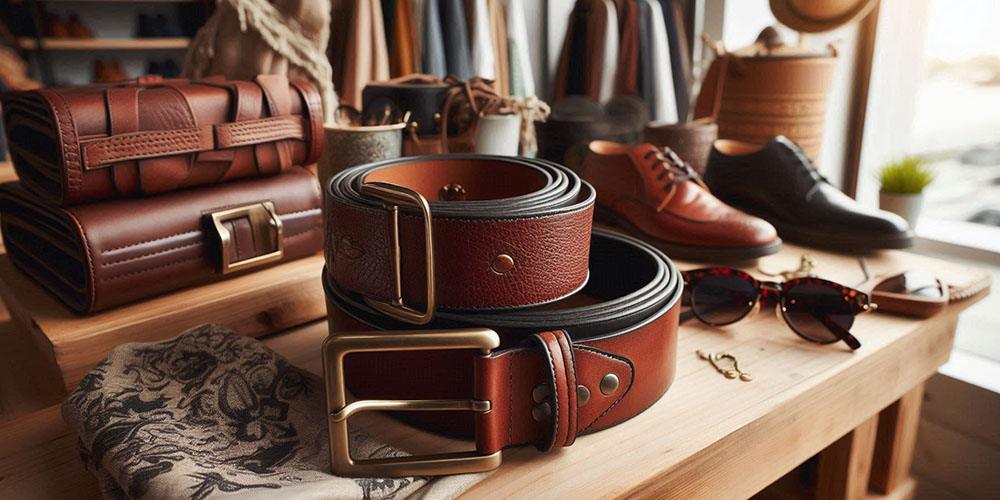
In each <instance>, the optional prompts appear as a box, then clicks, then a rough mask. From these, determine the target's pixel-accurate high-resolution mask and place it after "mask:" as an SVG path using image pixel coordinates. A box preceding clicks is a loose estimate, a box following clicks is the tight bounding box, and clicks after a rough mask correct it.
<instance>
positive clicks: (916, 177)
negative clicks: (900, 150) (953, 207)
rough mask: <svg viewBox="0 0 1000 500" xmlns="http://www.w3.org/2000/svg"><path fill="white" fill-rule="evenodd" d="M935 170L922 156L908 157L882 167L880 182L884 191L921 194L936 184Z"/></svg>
mask: <svg viewBox="0 0 1000 500" xmlns="http://www.w3.org/2000/svg"><path fill="white" fill-rule="evenodd" d="M934 175H935V173H934V170H933V169H931V168H930V167H928V166H927V161H926V160H925V159H924V158H922V157H920V156H906V157H904V158H903V159H901V160H899V161H895V162H890V163H888V164H886V165H885V166H884V167H882V170H881V171H880V172H879V182H880V183H881V184H882V191H885V192H887V193H899V194H920V193H921V192H923V190H924V188H926V187H927V186H928V185H929V184H930V183H931V182H934Z"/></svg>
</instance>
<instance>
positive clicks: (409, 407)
mask: <svg viewBox="0 0 1000 500" xmlns="http://www.w3.org/2000/svg"><path fill="white" fill-rule="evenodd" d="M499 346H500V337H499V335H497V333H496V332H495V331H493V330H491V329H489V328H464V329H453V330H400V331H386V332H358V333H336V334H331V335H330V336H329V337H327V338H326V340H325V341H324V342H323V371H324V374H325V375H326V376H325V377H324V378H325V379H326V409H327V414H328V417H329V429H330V465H331V467H332V468H333V472H334V474H337V475H338V476H344V477H403V476H436V475H442V474H463V473H468V472H483V471H488V470H493V469H496V468H497V467H499V466H500V460H501V458H500V454H501V452H499V451H498V452H496V453H493V454H490V455H481V454H479V453H477V452H475V451H469V452H458V453H446V454H437V455H420V456H408V457H393V458H382V459H372V460H355V459H354V458H352V457H351V453H350V449H349V446H348V445H349V442H348V439H349V437H348V433H347V419H348V418H349V417H350V416H351V415H354V414H355V413H358V412H362V411H370V410H391V411H431V410H468V411H474V412H481V413H484V412H488V411H490V409H491V408H492V402H490V401H481V400H477V399H362V400H358V401H354V402H352V403H350V404H348V403H347V396H346V392H347V391H346V389H345V387H344V356H346V355H347V354H349V353H352V352H384V351H427V350H442V349H479V350H481V351H482V352H483V353H484V354H489V353H490V351H492V350H493V349H496V348H497V347H499Z"/></svg>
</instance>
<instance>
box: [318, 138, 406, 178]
mask: <svg viewBox="0 0 1000 500" xmlns="http://www.w3.org/2000/svg"><path fill="white" fill-rule="evenodd" d="M405 127H406V123H394V124H391V125H374V126H360V125H341V124H339V123H327V124H326V125H324V126H323V134H324V137H323V154H322V155H321V156H320V158H319V164H318V165H317V167H318V172H319V180H320V183H321V184H320V185H322V186H326V183H327V182H329V180H330V177H333V175H334V174H336V173H337V172H340V171H341V170H344V169H347V168H350V167H353V166H355V165H361V164H364V163H371V162H374V161H379V160H387V159H391V158H399V157H400V156H401V155H402V152H403V150H402V144H403V129H404V128H405Z"/></svg>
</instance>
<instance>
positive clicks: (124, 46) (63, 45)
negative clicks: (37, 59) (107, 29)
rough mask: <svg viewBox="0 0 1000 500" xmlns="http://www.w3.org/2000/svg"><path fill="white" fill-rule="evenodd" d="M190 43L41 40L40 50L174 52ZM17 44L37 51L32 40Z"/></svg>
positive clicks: (172, 39) (178, 40)
mask: <svg viewBox="0 0 1000 500" xmlns="http://www.w3.org/2000/svg"><path fill="white" fill-rule="evenodd" d="M49 1H52V0H49ZM55 1H61V0H55ZM105 1H106V0H105ZM190 43H191V39H190V38H187V37H169V38H43V39H42V48H43V49H44V50H174V49H186V48H187V46H188V44H190ZM18 44H19V46H20V48H21V49H24V50H37V49H38V41H37V40H36V39H34V38H21V39H20V40H18Z"/></svg>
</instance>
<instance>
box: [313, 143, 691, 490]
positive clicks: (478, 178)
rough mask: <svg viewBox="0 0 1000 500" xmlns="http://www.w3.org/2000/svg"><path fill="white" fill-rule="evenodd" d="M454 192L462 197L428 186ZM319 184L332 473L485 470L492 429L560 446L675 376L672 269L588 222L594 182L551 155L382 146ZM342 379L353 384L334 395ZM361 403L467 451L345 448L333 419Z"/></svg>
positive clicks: (636, 409) (341, 428)
mask: <svg viewBox="0 0 1000 500" xmlns="http://www.w3.org/2000/svg"><path fill="white" fill-rule="evenodd" d="M456 185H460V188H456V187H455V186H456ZM455 192H464V196H465V199H464V200H455V201H442V198H445V199H447V198H449V197H451V196H453V193H455ZM325 196H326V200H325V203H326V209H327V215H328V218H327V221H326V254H327V269H326V271H325V273H324V287H325V289H326V294H327V308H328V312H329V323H330V332H331V335H330V337H329V338H328V339H327V341H326V343H325V345H324V348H323V357H324V369H325V371H326V378H327V404H328V409H329V411H330V444H331V461H332V464H333V469H334V471H335V472H336V473H338V474H342V475H349V476H359V475H360V476H403V475H434V474H451V473H459V472H472V471H482V470H489V469H493V468H495V467H497V466H499V464H500V450H501V449H503V448H504V447H506V446H511V445H519V444H526V443H534V444H536V445H538V446H539V448H540V449H543V450H549V449H552V448H557V447H562V446H569V445H570V444H572V443H573V441H574V439H575V437H576V436H577V435H578V434H581V433H586V432H592V431H596V430H600V429H604V428H607V427H610V426H612V425H615V424H617V423H620V422H622V421H624V420H627V419H629V418H631V417H633V416H635V415H636V414H638V413H640V412H641V411H643V410H644V409H646V408H647V407H649V406H650V405H651V404H653V403H654V402H655V401H656V400H657V399H658V398H659V397H660V396H661V395H663V393H664V392H665V391H666V390H667V388H668V387H669V386H670V383H671V382H672V381H673V377H674V368H675V363H676V342H677V321H678V312H679V299H680V295H681V289H682V285H681V279H680V276H679V273H678V272H677V270H676V268H674V266H673V264H672V263H671V262H670V260H669V259H668V258H667V257H666V256H665V255H663V254H662V253H661V252H659V251H658V250H656V249H655V248H653V247H651V246H650V245H647V244H645V243H643V242H641V241H638V240H635V239H632V238H629V237H626V236H622V235H618V234H616V233H611V232H605V231H594V232H593V233H591V220H590V216H591V211H592V208H593V200H594V196H593V188H592V187H590V186H589V185H588V184H586V183H584V182H582V181H580V180H579V179H578V178H577V177H576V175H575V174H573V173H572V172H571V171H569V170H567V169H565V168H564V167H561V166H558V165H555V164H552V163H549V162H545V161H542V160H530V159H525V158H506V157H489V156H446V157H420V158H410V159H403V160H391V161H387V162H381V163H376V164H370V165H363V166H360V167H355V168H353V169H349V170H346V171H344V172H342V173H340V174H338V175H337V176H335V177H334V178H333V179H331V183H330V185H328V186H327V187H326V189H325ZM428 199H430V200H434V201H427V200H428ZM413 205H416V206H419V207H421V208H420V209H419V211H418V210H416V209H413V208H411V207H412V206H413ZM442 234H446V235H448V236H447V237H445V238H442V237H441V235H442ZM591 234H592V237H591ZM394 235H398V236H394ZM397 243H398V244H397ZM427 250H429V252H428V251H427ZM411 252H412V253H415V254H416V255H408V254H410V253H411ZM498 255H506V256H507V257H508V259H498V257H497V256H498ZM588 256H589V259H588ZM588 260H589V280H588V272H587V269H588ZM428 263H430V264H431V265H430V266H428ZM511 263H512V265H511ZM352 266H358V267H356V268H354V269H351V267H352ZM581 287H582V289H581ZM567 297H568V298H567ZM559 299H563V300H560V301H559V302H558V303H554V304H549V303H550V302H553V301H556V300H559ZM404 304H407V305H404ZM427 304H430V306H429V307H428V306H427ZM543 304H545V305H543ZM540 305H543V306H541V307H538V306H540ZM417 324H420V325H426V326H425V327H423V328H428V329H420V330H415V329H414V328H416V326H415V325H417ZM373 329H375V330H382V331H371V330H373ZM346 332H361V333H346ZM414 351H420V352H419V354H417V353H415V352H414ZM348 354H350V356H348ZM348 388H349V389H350V390H351V392H352V393H353V394H354V395H356V396H357V397H360V398H366V399H363V400H359V401H354V402H351V403H350V404H348V402H347V399H346V390H347V389H348ZM401 397H405V398H406V399H399V398H401ZM364 410H390V411H406V412H407V413H406V414H405V418H406V419H407V420H408V421H410V422H412V423H414V424H417V425H420V426H422V427H425V428H428V429H431V430H435V431H439V432H443V433H448V434H453V435H454V434H458V435H465V436H473V435H474V436H475V439H476V451H474V452H468V453H459V454H448V455H434V456H430V457H428V456H420V457H406V458H395V459H389V460H380V461H359V460H354V459H352V458H351V457H350V456H349V453H348V446H347V439H348V433H347V423H346V422H347V418H348V417H349V416H350V415H352V414H354V413H357V412H358V411H364ZM409 410H420V411H417V412H412V413H411V412H409ZM446 410H468V411H472V412H474V415H475V418H474V419H468V418H467V417H465V418H460V417H463V416H464V415H461V414H459V413H458V412H454V411H446Z"/></svg>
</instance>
